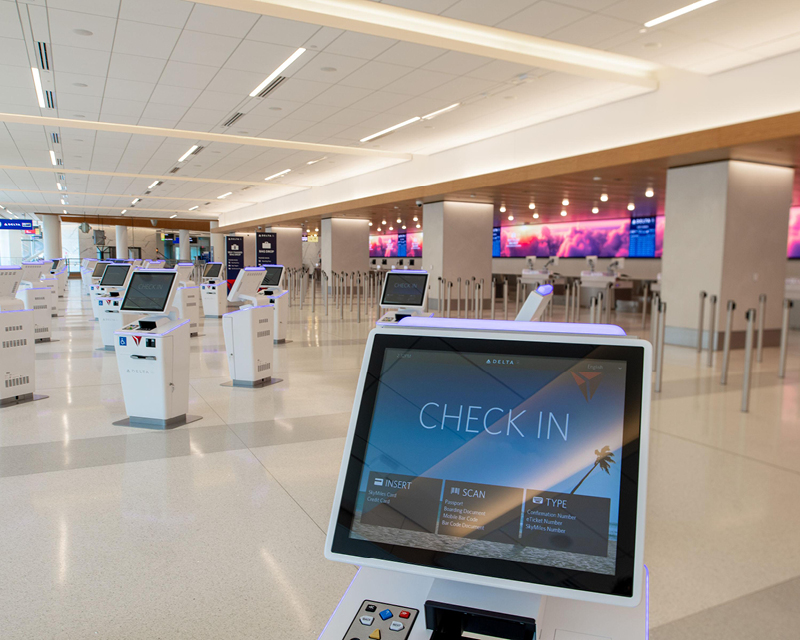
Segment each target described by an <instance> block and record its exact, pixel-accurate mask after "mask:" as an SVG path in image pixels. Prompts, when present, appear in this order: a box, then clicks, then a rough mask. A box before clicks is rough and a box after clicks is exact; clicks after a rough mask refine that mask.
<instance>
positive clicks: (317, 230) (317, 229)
mask: <svg viewBox="0 0 800 640" xmlns="http://www.w3.org/2000/svg"><path fill="white" fill-rule="evenodd" d="M370 224H372V223H370ZM314 231H316V232H317V233H319V227H315V228H314Z"/></svg>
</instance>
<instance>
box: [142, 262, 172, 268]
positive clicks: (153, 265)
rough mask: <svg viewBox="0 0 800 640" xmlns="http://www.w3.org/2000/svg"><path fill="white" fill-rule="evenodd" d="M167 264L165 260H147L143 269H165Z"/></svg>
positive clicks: (143, 264)
mask: <svg viewBox="0 0 800 640" xmlns="http://www.w3.org/2000/svg"><path fill="white" fill-rule="evenodd" d="M165 264H166V262H165V261H164V260H145V261H144V262H143V263H142V269H163V268H164V265H165Z"/></svg>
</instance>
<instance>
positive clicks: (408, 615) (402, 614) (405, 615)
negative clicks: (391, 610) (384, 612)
mask: <svg viewBox="0 0 800 640" xmlns="http://www.w3.org/2000/svg"><path fill="white" fill-rule="evenodd" d="M400 617H401V618H410V617H411V614H410V613H409V612H408V611H401V612H400Z"/></svg>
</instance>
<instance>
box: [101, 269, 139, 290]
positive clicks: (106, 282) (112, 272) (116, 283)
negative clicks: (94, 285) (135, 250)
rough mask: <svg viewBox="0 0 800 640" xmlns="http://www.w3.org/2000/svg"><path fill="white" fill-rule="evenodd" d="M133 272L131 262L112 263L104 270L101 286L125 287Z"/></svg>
mask: <svg viewBox="0 0 800 640" xmlns="http://www.w3.org/2000/svg"><path fill="white" fill-rule="evenodd" d="M132 273H133V270H132V267H131V265H129V264H110V265H108V266H107V267H106V268H105V271H103V277H102V278H100V286H101V287H104V288H106V289H108V288H114V289H117V288H122V287H125V285H127V284H128V280H129V278H130V276H131V274H132Z"/></svg>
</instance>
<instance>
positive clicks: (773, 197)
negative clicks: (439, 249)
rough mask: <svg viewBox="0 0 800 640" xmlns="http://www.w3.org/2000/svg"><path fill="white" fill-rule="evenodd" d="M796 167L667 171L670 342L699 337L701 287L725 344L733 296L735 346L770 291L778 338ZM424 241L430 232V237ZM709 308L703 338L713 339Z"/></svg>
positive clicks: (716, 335)
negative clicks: (713, 304) (751, 311)
mask: <svg viewBox="0 0 800 640" xmlns="http://www.w3.org/2000/svg"><path fill="white" fill-rule="evenodd" d="M793 180H794V169H790V168H787V167H777V166H773V165H763V164H757V163H754V162H741V161H737V160H726V161H722V162H711V163H708V164H702V165H695V166H690V167H678V168H675V169H670V170H669V171H668V172H667V193H666V210H665V214H666V217H665V225H664V257H663V258H662V260H661V268H662V275H661V296H662V299H663V300H664V301H665V302H667V303H668V304H669V315H668V318H667V319H668V322H669V325H668V326H667V327H666V331H665V341H666V343H667V344H675V345H680V346H687V347H693V346H695V345H696V344H697V331H698V327H697V323H698V312H699V308H698V304H699V292H700V291H706V292H707V293H708V295H709V296H711V295H716V296H717V297H718V303H717V322H716V326H715V330H714V332H713V334H712V335H711V341H712V344H713V345H714V348H715V349H721V348H722V336H723V334H724V330H725V318H726V307H727V302H728V300H733V301H735V302H736V311H735V312H734V321H733V333H732V334H731V346H732V347H733V348H742V347H743V346H744V330H745V327H746V324H747V323H746V320H745V311H746V310H747V309H748V308H751V307H752V308H758V297H759V295H761V294H766V295H767V311H766V314H765V318H764V319H765V324H764V327H765V332H764V345H765V346H776V345H777V344H778V342H779V338H780V326H781V307H782V301H783V297H784V286H785V282H784V281H785V278H786V244H787V237H788V228H789V208H790V206H791V203H792V182H793ZM426 240H427V238H426ZM708 323H709V320H708V314H707V313H706V320H705V327H704V328H703V345H704V346H705V347H707V346H708V341H709V332H708Z"/></svg>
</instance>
